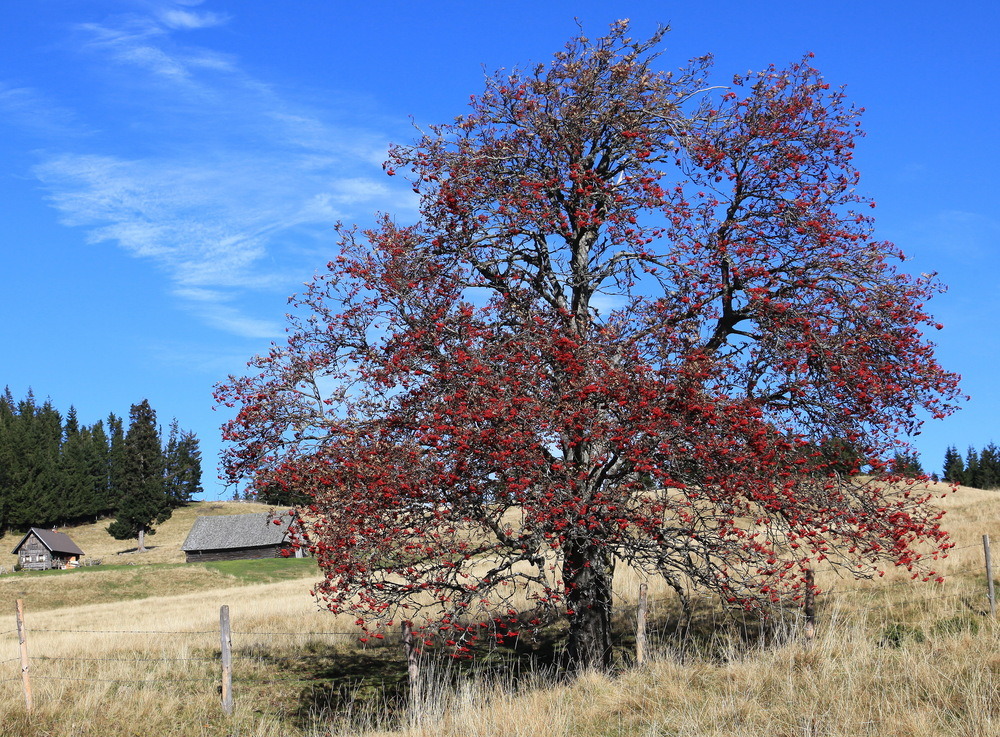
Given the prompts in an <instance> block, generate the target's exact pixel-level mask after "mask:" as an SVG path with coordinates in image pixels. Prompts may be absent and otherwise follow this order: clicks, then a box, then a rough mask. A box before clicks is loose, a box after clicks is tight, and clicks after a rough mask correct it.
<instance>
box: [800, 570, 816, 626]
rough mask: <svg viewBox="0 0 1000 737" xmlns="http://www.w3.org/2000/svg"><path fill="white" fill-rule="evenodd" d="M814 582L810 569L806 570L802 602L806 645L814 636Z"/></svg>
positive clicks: (813, 575)
mask: <svg viewBox="0 0 1000 737" xmlns="http://www.w3.org/2000/svg"><path fill="white" fill-rule="evenodd" d="M815 588H816V580H815V574H814V573H813V569H812V568H807V569H806V591H805V599H804V601H803V602H802V610H803V614H805V617H806V632H805V634H806V644H811V643H812V641H813V638H814V637H815V636H816V594H815Z"/></svg>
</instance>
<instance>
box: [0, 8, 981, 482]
mask: <svg viewBox="0 0 1000 737" xmlns="http://www.w3.org/2000/svg"><path fill="white" fill-rule="evenodd" d="M2 13H3V15H2V18H3V22H2V23H0V162H2V164H0V248H2V262H0V263H2V268H0V283H2V285H3V286H2V289H0V315H2V320H0V346H3V347H2V349H0V350H2V355H3V358H2V361H0V369H2V370H0V385H3V384H6V385H9V386H10V388H11V390H12V391H13V393H14V395H15V396H16V397H21V396H23V395H24V393H25V392H26V391H27V389H28V388H29V387H31V388H32V389H33V390H34V392H35V394H36V395H37V396H38V397H40V398H44V397H50V398H51V399H52V401H53V403H54V404H55V406H56V407H57V408H59V409H60V410H62V411H65V410H66V409H68V407H69V405H70V404H74V405H75V406H76V408H77V410H78V413H79V416H80V419H81V421H82V422H85V423H88V424H89V423H92V422H95V421H96V420H98V419H101V418H102V417H104V416H105V415H106V414H107V413H108V412H115V413H116V414H118V415H126V416H127V414H128V410H129V406H130V405H131V404H132V403H134V402H138V401H140V400H141V399H142V398H148V399H149V400H150V403H151V404H152V405H153V407H154V408H155V409H156V410H157V411H158V413H159V417H160V421H161V422H162V423H163V424H164V426H166V425H167V424H168V423H169V421H170V419H171V418H172V417H177V418H178V420H179V422H180V425H181V427H183V428H188V429H191V430H194V431H195V432H196V433H197V434H198V436H199V438H200V439H201V444H202V450H203V453H204V466H205V474H204V485H205V488H206V498H215V497H226V496H229V495H230V494H231V491H230V490H226V489H224V488H223V487H222V486H221V484H220V483H218V482H217V481H216V475H217V469H216V460H217V455H218V451H219V449H220V445H221V442H220V440H219V431H218V426H219V425H220V424H221V422H222V421H223V420H224V419H225V415H223V414H221V413H219V412H216V411H214V410H213V406H212V404H213V403H212V396H211V393H212V387H213V385H214V384H215V383H216V382H218V381H220V380H222V379H224V378H225V377H226V375H227V374H229V373H241V372H242V369H243V367H244V364H245V362H246V360H247V359H248V358H249V357H250V356H252V355H253V354H255V353H259V352H263V351H266V350H267V348H268V345H269V344H270V342H271V341H272V340H279V341H280V340H281V335H282V330H283V325H284V314H285V311H286V309H287V304H286V300H287V297H288V296H289V295H290V294H292V293H294V292H296V291H298V290H299V289H300V288H301V285H302V283H303V282H305V281H307V280H308V279H309V278H310V277H311V276H312V274H313V273H314V272H315V271H316V270H317V269H319V268H321V267H322V265H323V264H324V263H325V262H326V261H327V260H328V259H329V257H330V256H331V255H332V253H333V247H334V238H333V235H332V226H333V224H334V223H335V222H336V221H338V220H343V221H345V222H357V223H361V224H365V223H368V222H370V221H371V219H372V215H373V213H375V212H376V211H381V212H392V213H394V214H396V215H397V216H398V218H399V220H401V221H409V220H412V219H413V218H414V217H415V216H416V213H415V207H414V206H415V202H414V200H413V196H412V193H410V192H409V190H408V189H406V187H405V184H404V183H403V182H401V181H399V179H398V178H395V179H389V178H387V177H385V176H384V175H383V173H382V170H381V162H382V160H383V158H384V152H385V149H386V146H387V144H388V143H389V142H391V141H398V142H407V141H410V140H411V139H412V138H413V137H414V135H415V132H414V129H413V127H412V124H413V123H416V124H417V125H426V124H430V123H435V122H447V121H450V120H451V119H452V118H454V116H456V115H459V114H461V113H463V112H464V108H465V106H466V103H467V100H468V97H469V95H470V94H473V93H478V92H480V91H481V89H482V78H483V69H484V68H485V69H487V70H493V69H497V68H500V67H510V66H516V65H526V64H528V63H530V62H541V61H547V60H548V59H549V58H550V57H551V55H552V54H553V53H554V52H555V51H557V50H559V49H560V48H561V47H562V45H563V44H564V43H565V41H566V40H567V39H568V38H569V37H570V36H572V35H574V34H575V33H576V32H577V25H576V22H577V21H575V20H574V19H578V21H579V23H581V24H582V25H583V28H584V30H585V31H586V32H587V33H588V34H590V35H598V34H600V33H602V32H603V31H604V30H605V29H606V28H607V26H608V24H609V23H610V22H612V21H613V20H615V19H617V18H631V19H632V22H633V31H634V35H635V36H637V37H645V36H648V35H650V34H651V33H652V32H653V31H654V30H655V28H656V26H657V24H669V25H670V26H671V27H672V32H671V33H670V34H669V35H668V37H667V40H666V44H665V46H664V55H663V57H661V61H662V64H663V66H664V67H673V66H680V65H681V64H683V63H684V62H685V61H686V60H687V59H688V58H690V57H692V56H696V55H701V54H704V53H712V54H714V55H715V59H716V62H715V72H716V79H717V80H718V81H719V82H720V83H725V82H726V81H728V80H729V79H731V77H732V75H733V74H734V73H737V72H745V71H747V70H750V69H760V68H763V67H765V66H767V65H768V64H769V63H775V64H777V65H778V66H783V65H786V64H788V63H790V62H793V61H796V60H798V59H800V58H801V57H802V55H803V54H804V53H806V52H810V51H811V52H814V53H815V54H816V58H815V59H814V62H813V63H814V64H815V65H816V66H817V67H818V68H819V69H820V70H821V71H822V72H823V73H824V75H825V76H826V78H827V80H828V81H829V82H831V83H832V84H833V85H835V86H839V85H847V89H848V95H849V97H850V98H851V100H852V101H854V102H856V103H857V104H859V105H862V106H864V107H865V108H866V109H867V112H866V114H865V116H864V127H865V129H866V131H867V133H868V136H867V138H865V139H864V140H863V141H862V142H861V144H860V147H859V150H858V152H857V158H856V163H857V165H858V168H859V169H860V170H861V172H862V176H863V179H862V186H861V188H862V189H863V190H864V191H865V192H866V193H868V194H871V195H872V196H874V198H875V199H876V201H877V202H878V209H877V210H876V217H877V229H878V234H879V235H880V236H881V237H883V238H885V239H889V240H892V241H894V242H896V243H897V244H898V245H899V246H900V247H901V248H902V249H903V250H904V251H905V252H906V253H907V254H908V255H909V256H910V257H911V259H912V260H911V261H910V262H909V264H907V268H908V270H910V271H911V272H914V273H919V272H931V271H936V272H938V273H939V274H940V277H941V279H942V280H943V281H944V282H945V283H946V284H948V285H949V287H950V290H949V292H948V293H947V294H945V295H943V296H941V297H939V298H937V299H936V300H934V301H933V302H932V303H931V305H930V307H931V311H932V312H933V313H934V314H935V315H936V316H937V317H938V319H940V320H941V322H943V323H944V324H945V330H943V331H941V332H940V333H936V334H935V335H934V336H933V338H934V340H935V341H936V342H937V343H938V345H939V357H940V360H941V362H942V363H943V364H944V366H945V367H946V368H948V369H950V370H953V371H957V372H959V373H961V374H962V375H963V376H964V381H963V387H964V389H965V392H966V393H968V394H969V395H971V400H970V401H969V402H967V403H966V405H965V408H964V409H963V410H962V411H961V412H959V413H957V414H956V415H954V416H953V417H951V418H949V419H947V420H944V421H937V422H928V423H927V425H926V426H925V428H924V432H923V433H922V434H921V435H920V436H919V437H917V438H916V439H915V445H916V448H917V450H918V451H919V452H920V453H921V456H922V460H923V462H924V466H925V468H926V469H927V470H928V471H934V470H940V465H941V463H940V462H941V458H942V456H943V454H944V450H945V448H946V446H948V445H949V444H955V445H957V446H958V447H959V448H962V449H964V448H965V446H967V445H969V444H973V445H976V446H977V447H981V446H982V445H984V444H985V443H987V442H989V441H991V440H996V441H998V442H1000V431H998V430H996V429H995V421H996V419H997V418H998V417H1000V391H998V388H997V383H998V382H997V371H996V364H997V357H998V355H1000V340H998V330H997V322H998V319H1000V318H998V316H1000V297H998V289H997V286H996V285H997V280H998V276H997V275H998V273H1000V209H998V206H997V201H998V196H997V195H998V191H997V190H998V186H997V176H998V172H1000V144H998V137H997V132H996V130H997V126H998V124H1000V104H998V102H997V97H998V95H997V84H998V82H997V80H998V77H1000V52H998V47H1000V45H998V44H997V43H996V35H995V34H996V29H997V28H998V27H1000V11H998V10H997V5H996V4H994V3H984V2H981V1H980V2H967V1H966V0H956V1H954V2H950V3H931V2H919V1H911V2H895V1H888V2H864V3H862V2H853V1H845V2H837V3H822V4H820V3H804V2H762V3H746V2H714V3H691V2H688V3H676V2H667V1H663V2H617V3H609V2H607V0H600V1H591V0H577V1H575V2H564V1H563V0H549V1H548V2H537V0H534V1H533V2H524V1H523V0H507V2H504V3H493V2H467V1H465V2H458V1H454V2H433V1H431V2H423V3H413V2H398V1H396V0H375V1H374V2H369V3H347V2H338V1H337V0H287V2H272V1H271V0H252V1H251V0H242V1H240V2H236V1H235V0H228V1H224V0H204V1H203V2H200V1H198V0H172V1H168V0H32V2H10V3H4V5H3V8H2ZM411 120H412V122H411Z"/></svg>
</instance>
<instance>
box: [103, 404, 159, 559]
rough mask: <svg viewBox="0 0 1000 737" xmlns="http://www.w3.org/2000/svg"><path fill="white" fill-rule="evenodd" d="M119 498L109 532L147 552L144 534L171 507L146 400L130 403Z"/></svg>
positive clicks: (153, 415)
mask: <svg viewBox="0 0 1000 737" xmlns="http://www.w3.org/2000/svg"><path fill="white" fill-rule="evenodd" d="M123 465H124V468H123V474H122V479H121V484H122V486H121V499H120V502H119V506H118V514H117V516H116V518H115V521H114V522H113V523H111V525H110V526H109V527H108V532H109V533H110V534H111V536H112V537H114V538H115V539H116V540H129V539H132V538H137V539H138V541H139V545H138V551H139V552H140V553H143V552H145V551H146V547H145V536H146V535H147V534H149V535H153V534H155V533H156V530H155V525H158V524H160V523H161V522H163V521H165V520H167V519H169V517H170V514H171V512H172V509H171V507H170V503H169V500H168V499H167V494H166V489H165V487H164V483H163V471H164V461H163V451H162V449H161V447H160V437H159V433H158V432H157V429H156V412H154V411H153V408H152V407H150V406H149V402H148V401H147V400H145V399H144V400H142V402H140V403H139V404H133V405H132V407H131V410H130V412H129V428H128V433H127V434H126V435H125V453H124V463H123Z"/></svg>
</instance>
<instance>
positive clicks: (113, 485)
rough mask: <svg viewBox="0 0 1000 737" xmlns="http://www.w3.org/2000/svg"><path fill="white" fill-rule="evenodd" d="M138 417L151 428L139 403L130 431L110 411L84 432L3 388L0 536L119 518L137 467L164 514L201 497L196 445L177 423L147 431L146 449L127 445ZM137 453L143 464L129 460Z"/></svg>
mask: <svg viewBox="0 0 1000 737" xmlns="http://www.w3.org/2000/svg"><path fill="white" fill-rule="evenodd" d="M140 407H141V408H143V409H145V410H148V411H144V412H137V409H138V408H140ZM137 417H138V418H143V419H142V420H141V421H143V422H147V423H148V422H152V423H155V418H156V414H155V412H153V411H152V409H151V408H149V406H148V402H147V401H146V400H143V401H142V402H141V403H140V404H138V405H133V407H132V412H131V413H130V421H129V423H128V426H126V422H125V421H124V420H123V419H122V418H121V417H118V416H116V415H115V414H114V413H113V412H112V413H110V414H109V415H108V416H107V418H106V420H99V421H97V422H95V423H94V424H92V425H85V424H82V423H81V422H80V420H79V418H78V417H77V413H76V409H75V408H74V407H72V406H71V407H70V408H69V410H68V411H67V412H66V415H65V417H64V416H63V415H62V414H61V413H60V412H59V411H58V410H57V409H56V408H55V407H54V406H53V405H52V402H51V401H50V400H48V399H47V400H45V401H44V402H42V403H41V404H39V403H38V402H37V401H36V400H35V397H34V395H33V393H32V392H31V390H29V391H28V393H27V396H25V397H24V398H23V399H21V400H15V399H14V397H13V395H12V394H11V391H10V388H9V387H8V388H7V389H6V391H5V392H4V394H3V395H2V396H0V533H2V532H3V531H5V530H7V529H15V530H25V529H27V528H29V527H52V526H65V525H70V524H75V523H81V522H95V521H97V520H99V519H101V518H103V517H113V516H116V515H117V516H118V517H119V518H121V512H122V509H123V508H128V507H129V506H130V502H131V501H132V500H131V499H129V498H128V497H129V494H130V493H134V486H135V484H134V480H133V479H132V478H130V476H132V475H134V474H132V473H131V471H130V469H132V468H134V467H135V466H136V463H137V462H139V461H141V463H142V465H143V467H144V468H152V469H155V472H154V473H155V484H154V491H155V494H156V496H157V497H160V499H158V500H157V501H158V503H162V506H163V507H164V508H165V509H173V508H176V507H179V506H182V505H184V504H186V503H188V502H190V501H192V500H193V498H194V496H195V495H196V494H199V493H201V490H202V489H201V451H200V449H199V447H198V438H197V437H196V436H195V434H194V433H193V432H189V431H186V430H182V429H180V428H179V426H178V423H177V420H176V419H175V420H174V421H173V422H171V424H170V426H169V428H168V430H167V432H166V433H164V432H163V431H162V430H161V429H160V428H158V427H154V428H152V433H153V435H154V438H155V440H154V442H153V443H152V444H148V443H147V444H146V445H145V447H143V446H140V445H138V444H136V443H129V442H127V441H126V438H127V436H128V435H129V431H130V430H131V429H133V428H132V426H133V425H135V424H136V421H137V420H136V418H137ZM138 429H139V428H135V430H138ZM132 434H133V435H136V432H133V433H132ZM137 454H142V456H143V457H142V458H141V459H139V458H133V457H131V456H136V455H137ZM130 489H133V491H132V492H130V491H129V490H130ZM168 516H169V515H168Z"/></svg>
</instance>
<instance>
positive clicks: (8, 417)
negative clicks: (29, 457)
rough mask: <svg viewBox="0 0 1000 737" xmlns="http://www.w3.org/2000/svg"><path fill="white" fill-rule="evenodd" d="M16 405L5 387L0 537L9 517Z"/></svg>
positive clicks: (0, 410) (0, 416)
mask: <svg viewBox="0 0 1000 737" xmlns="http://www.w3.org/2000/svg"><path fill="white" fill-rule="evenodd" d="M16 411H17V403H16V402H15V401H14V397H13V395H12V394H11V393H10V387H9V386H8V387H6V389H5V391H4V394H3V396H0V535H2V534H3V533H4V532H5V531H6V530H7V525H8V521H9V516H10V497H11V493H12V490H13V484H14V479H13V476H12V473H13V468H14V448H13V443H14V440H13V433H14V423H15V413H16Z"/></svg>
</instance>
